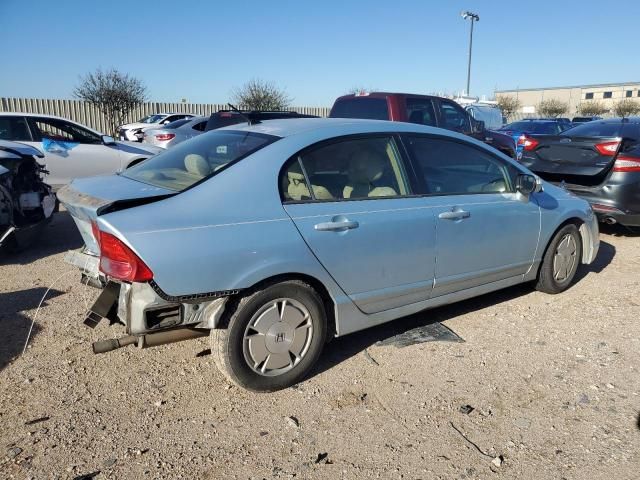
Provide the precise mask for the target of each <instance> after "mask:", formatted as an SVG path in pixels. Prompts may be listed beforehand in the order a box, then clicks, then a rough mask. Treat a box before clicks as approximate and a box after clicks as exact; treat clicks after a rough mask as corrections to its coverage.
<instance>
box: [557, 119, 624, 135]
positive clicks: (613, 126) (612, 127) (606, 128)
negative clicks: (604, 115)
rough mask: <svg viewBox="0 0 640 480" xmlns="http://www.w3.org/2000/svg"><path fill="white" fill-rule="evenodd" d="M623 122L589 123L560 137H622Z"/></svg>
mask: <svg viewBox="0 0 640 480" xmlns="http://www.w3.org/2000/svg"><path fill="white" fill-rule="evenodd" d="M622 125H623V124H622V122H620V123H610V122H587V123H584V124H582V125H578V126H576V127H573V128H570V129H569V130H565V131H564V132H562V133H561V134H560V135H566V136H571V137H621V136H622Z"/></svg>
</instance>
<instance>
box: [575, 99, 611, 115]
mask: <svg viewBox="0 0 640 480" xmlns="http://www.w3.org/2000/svg"><path fill="white" fill-rule="evenodd" d="M608 111H609V109H608V108H607V107H605V106H604V104H603V103H601V102H598V101H596V100H592V101H590V102H580V105H578V113H579V114H580V115H584V116H585V117H597V116H599V115H602V114H603V113H607V112H608Z"/></svg>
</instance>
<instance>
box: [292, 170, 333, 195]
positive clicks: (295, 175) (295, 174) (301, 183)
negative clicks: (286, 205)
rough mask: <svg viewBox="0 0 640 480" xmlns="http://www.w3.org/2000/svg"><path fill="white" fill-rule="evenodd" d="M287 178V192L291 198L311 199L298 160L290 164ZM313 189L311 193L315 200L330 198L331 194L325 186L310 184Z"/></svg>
mask: <svg viewBox="0 0 640 480" xmlns="http://www.w3.org/2000/svg"><path fill="white" fill-rule="evenodd" d="M287 178H288V180H289V185H288V186H287V194H288V196H289V198H290V199H291V200H309V199H311V193H309V188H308V187H307V183H306V182H305V179H304V175H303V173H302V169H301V168H300V164H299V163H298V162H296V163H294V164H292V165H291V167H290V168H289V171H288V172H287ZM311 188H312V189H313V195H314V196H315V198H316V200H331V199H333V195H331V193H330V192H329V190H327V189H326V188H325V187H323V186H320V185H311Z"/></svg>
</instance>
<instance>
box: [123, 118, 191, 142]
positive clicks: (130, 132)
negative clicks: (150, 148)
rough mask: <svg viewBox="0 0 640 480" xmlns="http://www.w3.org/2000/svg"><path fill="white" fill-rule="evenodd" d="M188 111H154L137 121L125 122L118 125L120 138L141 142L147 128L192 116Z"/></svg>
mask: <svg viewBox="0 0 640 480" xmlns="http://www.w3.org/2000/svg"><path fill="white" fill-rule="evenodd" d="M193 117H194V115H191V114H190V113H154V114H152V115H147V116H146V117H144V118H141V119H140V120H138V121H137V122H133V123H126V124H124V125H120V126H119V127H118V137H120V140H123V141H129V142H141V141H142V136H143V135H144V131H145V130H147V129H149V128H155V127H161V126H164V125H169V124H170V123H171V122H176V121H178V120H183V119H189V118H193Z"/></svg>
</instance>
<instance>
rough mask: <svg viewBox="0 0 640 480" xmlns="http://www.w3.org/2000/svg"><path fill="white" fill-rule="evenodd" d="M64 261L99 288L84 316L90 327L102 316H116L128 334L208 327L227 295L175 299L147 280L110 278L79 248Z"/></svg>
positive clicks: (213, 325)
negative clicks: (99, 290)
mask: <svg viewBox="0 0 640 480" xmlns="http://www.w3.org/2000/svg"><path fill="white" fill-rule="evenodd" d="M65 261H66V262H67V263H69V264H71V265H74V266H76V267H78V268H79V269H80V272H81V273H82V276H83V283H87V284H90V285H92V286H96V287H99V288H102V292H101V293H100V295H99V296H98V298H97V299H96V301H95V302H94V304H93V306H92V307H91V309H90V310H89V311H88V312H87V315H86V316H85V320H84V323H85V325H87V326H89V327H91V328H94V327H95V326H97V324H98V323H99V322H100V320H101V319H102V318H109V319H112V320H114V319H116V316H117V320H118V321H120V322H122V323H123V324H124V325H125V326H126V327H127V333H128V334H129V335H134V336H141V335H145V334H149V333H153V332H158V331H163V330H168V329H176V328H181V327H189V328H191V329H208V330H210V329H212V328H216V327H217V326H218V323H219V321H220V317H221V316H222V313H223V312H224V306H225V304H226V303H227V300H228V298H229V297H228V296H216V297H215V298H212V297H211V298H190V299H188V300H183V301H178V300H177V299H176V297H170V296H167V295H165V294H162V292H161V291H158V290H159V289H158V287H157V286H156V285H155V284H154V285H152V284H151V283H125V282H115V281H111V280H109V279H108V278H106V277H105V276H104V274H102V272H100V270H99V258H98V257H97V256H95V255H91V254H89V253H87V252H86V251H83V250H76V251H71V252H68V253H67V255H66V256H65Z"/></svg>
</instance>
